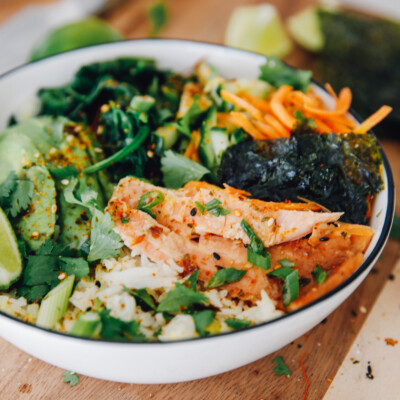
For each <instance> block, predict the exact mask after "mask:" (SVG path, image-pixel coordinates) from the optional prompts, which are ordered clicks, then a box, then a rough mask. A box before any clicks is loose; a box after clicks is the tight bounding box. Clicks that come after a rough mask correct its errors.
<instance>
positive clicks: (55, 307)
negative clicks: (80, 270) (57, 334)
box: [36, 275, 75, 329]
mask: <svg viewBox="0 0 400 400" xmlns="http://www.w3.org/2000/svg"><path fill="white" fill-rule="evenodd" d="M74 281H75V276H74V275H71V276H69V277H68V278H66V279H64V280H63V281H62V282H61V283H60V284H59V285H58V286H56V287H55V288H53V289H52V290H50V292H49V293H47V295H46V297H45V298H44V299H43V300H42V303H41V305H40V309H39V313H38V317H37V320H36V325H37V326H40V327H42V328H47V329H52V328H54V326H55V324H56V323H57V321H59V320H60V319H61V318H62V317H63V316H64V314H65V312H66V311H67V308H68V300H69V298H70V296H71V292H72V288H73V286H74Z"/></svg>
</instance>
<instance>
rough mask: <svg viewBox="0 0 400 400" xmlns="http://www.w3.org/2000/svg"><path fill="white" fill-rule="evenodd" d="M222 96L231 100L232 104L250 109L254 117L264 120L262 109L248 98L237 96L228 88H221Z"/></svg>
mask: <svg viewBox="0 0 400 400" xmlns="http://www.w3.org/2000/svg"><path fill="white" fill-rule="evenodd" d="M221 97H222V98H223V99H224V100H226V101H229V102H230V103H232V104H235V105H236V106H238V107H239V108H242V109H243V110H246V111H248V112H249V113H250V115H251V116H252V117H253V118H256V119H258V120H261V121H262V119H263V116H262V113H261V111H260V110H258V109H257V108H256V107H254V106H253V105H251V104H250V103H249V102H248V101H246V100H244V99H242V98H240V97H239V96H236V95H235V94H233V93H230V92H228V91H226V90H221Z"/></svg>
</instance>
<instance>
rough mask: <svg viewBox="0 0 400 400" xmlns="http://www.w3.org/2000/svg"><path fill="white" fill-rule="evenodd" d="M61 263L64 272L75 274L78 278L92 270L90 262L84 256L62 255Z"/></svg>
mask: <svg viewBox="0 0 400 400" xmlns="http://www.w3.org/2000/svg"><path fill="white" fill-rule="evenodd" d="M59 263H60V267H61V271H62V272H65V273H66V274H67V275H75V278H77V279H78V280H79V279H81V278H83V277H84V276H86V275H88V274H89V272H90V268H89V264H88V262H87V261H86V260H84V259H83V258H72V257H60V258H59Z"/></svg>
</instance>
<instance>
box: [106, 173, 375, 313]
mask: <svg viewBox="0 0 400 400" xmlns="http://www.w3.org/2000/svg"><path fill="white" fill-rule="evenodd" d="M148 192H153V193H154V192H158V193H161V194H162V196H161V197H162V201H161V202H160V203H159V204H157V205H155V206H154V207H152V208H151V210H150V211H151V213H152V216H151V215H149V213H147V212H144V211H141V210H138V209H137V207H138V204H139V201H140V199H141V198H142V196H143V195H145V194H146V193H148ZM215 199H217V200H218V201H219V202H220V203H218V206H219V207H221V208H223V209H224V210H227V211H229V214H226V215H219V216H218V215H214V214H213V213H210V212H208V211H207V210H206V209H205V208H206V205H207V203H209V202H211V201H214V203H215ZM198 204H201V205H202V206H200V207H199V205H198ZM202 209H204V210H202ZM316 209H318V206H316V205H315V204H311V205H307V204H303V203H271V202H263V201H260V200H251V199H248V198H247V196H246V193H243V192H241V191H237V190H236V189H233V188H229V187H227V188H225V189H221V188H219V187H216V186H213V185H210V184H207V183H204V182H191V183H190V184H189V185H187V186H185V187H184V188H182V189H179V190H169V189H165V188H161V187H157V186H154V185H152V184H149V183H146V182H143V181H140V180H139V179H136V178H130V177H128V178H124V179H123V180H121V181H120V183H119V185H118V187H117V188H116V189H115V191H114V194H113V197H112V199H111V200H110V201H109V204H108V207H107V211H108V212H109V213H110V214H111V216H112V219H113V221H114V223H115V230H116V231H117V232H118V233H119V234H120V235H121V238H122V239H123V241H124V243H125V245H126V246H127V247H129V248H131V249H137V250H139V251H140V252H143V253H145V254H146V255H148V256H149V257H150V258H151V259H153V260H155V261H163V262H165V263H167V264H168V263H171V262H173V263H176V264H178V265H180V266H182V267H183V268H184V275H187V274H190V273H191V272H193V271H194V270H196V269H199V282H200V283H201V284H203V285H204V286H205V285H206V284H207V283H208V282H209V281H210V280H211V278H212V277H213V275H214V274H215V273H216V272H217V271H218V269H220V268H232V267H233V268H236V269H242V270H247V272H246V274H245V275H244V277H243V278H242V279H241V280H240V281H237V282H233V283H230V284H227V285H225V286H224V287H225V288H226V289H227V290H228V292H229V294H230V296H231V297H236V298H241V299H244V300H250V301H252V300H255V299H257V298H259V297H260V293H261V291H262V290H265V291H266V292H267V293H268V295H269V296H270V297H271V298H272V299H274V300H276V301H277V302H278V305H279V306H280V307H281V308H283V305H282V282H280V281H278V280H276V279H270V278H268V276H267V271H264V270H262V269H260V268H258V267H255V266H253V265H252V264H250V263H249V262H248V260H247V249H246V247H247V244H248V243H249V238H248V237H247V235H246V234H245V233H244V231H243V229H242V227H241V226H240V222H241V221H242V219H245V220H246V221H247V222H248V223H249V224H250V225H251V227H252V228H253V229H254V231H255V232H256V233H257V235H258V236H259V237H260V238H261V239H262V241H263V243H264V246H265V247H267V248H268V251H269V253H270V255H271V266H272V268H276V267H279V261H280V260H281V259H284V258H288V259H290V260H291V261H292V263H293V264H295V267H294V268H296V269H298V271H299V275H300V277H301V278H303V282H305V281H307V282H308V281H309V282H311V281H312V272H313V271H314V269H315V266H316V265H319V266H320V267H321V268H323V269H324V270H326V271H328V272H329V273H330V271H334V269H335V268H336V267H338V266H340V265H342V264H343V263H346V260H348V259H350V258H352V259H357V260H359V259H360V255H361V258H362V254H363V252H364V251H365V250H366V248H367V247H368V245H369V242H370V240H371V237H372V235H373V232H374V231H373V229H372V228H369V227H367V226H362V225H351V224H344V223H341V222H337V219H338V218H339V217H340V216H341V213H327V212H317V211H316ZM202 211H203V212H204V213H202ZM217 214H218V213H217ZM153 217H155V218H153ZM352 265H356V264H355V263H352ZM335 279H337V278H335ZM329 285H332V280H331V281H330V283H329ZM311 287H312V288H314V290H315V285H314V286H313V284H311V285H308V286H307V285H304V287H302V288H301V293H300V294H301V295H305V294H306V293H307V291H308V288H311ZM322 291H323V288H321V292H322ZM307 298H313V297H312V296H308V297H307V296H306V299H307Z"/></svg>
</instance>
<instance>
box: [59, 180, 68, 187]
mask: <svg viewBox="0 0 400 400" xmlns="http://www.w3.org/2000/svg"><path fill="white" fill-rule="evenodd" d="M61 183H62V184H63V185H64V186H66V185H68V184H69V180H68V179H63V180H62V181H61Z"/></svg>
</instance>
